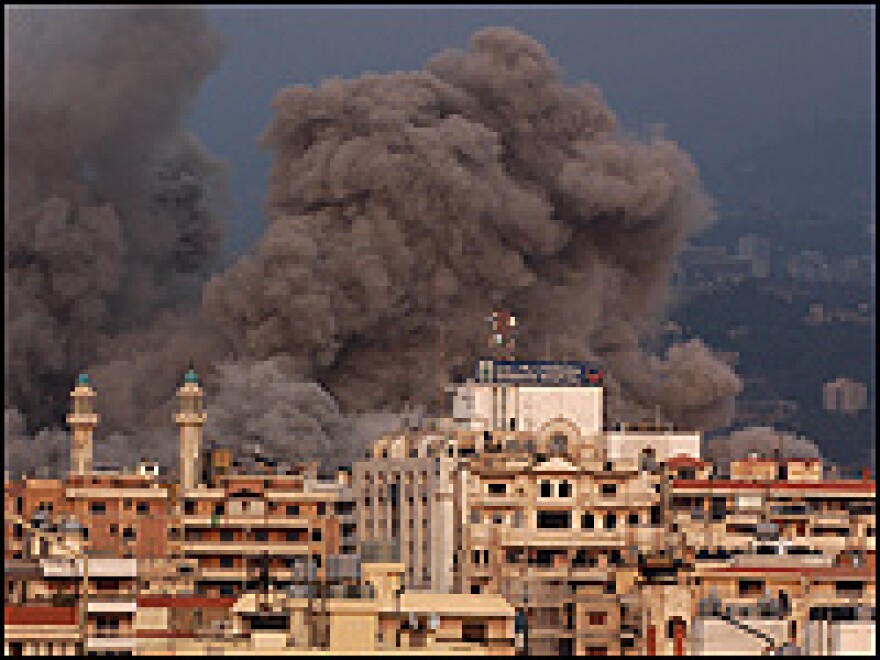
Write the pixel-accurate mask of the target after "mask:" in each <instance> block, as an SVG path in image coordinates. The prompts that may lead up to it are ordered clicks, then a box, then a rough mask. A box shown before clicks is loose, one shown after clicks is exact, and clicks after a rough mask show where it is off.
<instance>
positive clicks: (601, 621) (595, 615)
mask: <svg viewBox="0 0 880 660" xmlns="http://www.w3.org/2000/svg"><path fill="white" fill-rule="evenodd" d="M607 619H608V615H607V614H606V613H605V612H590V625H591V626H604V625H605V621H606V620H607Z"/></svg>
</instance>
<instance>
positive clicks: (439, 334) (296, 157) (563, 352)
mask: <svg viewBox="0 0 880 660" xmlns="http://www.w3.org/2000/svg"><path fill="white" fill-rule="evenodd" d="M275 111H276V117H275V120H274V122H273V123H272V125H271V126H270V128H269V130H268V131H267V132H266V134H265V135H264V137H263V142H264V144H265V146H267V147H268V148H270V149H271V150H272V151H273V152H274V154H275V163H274V169H273V172H272V177H271V184H270V190H269V196H268V203H267V207H266V208H267V212H268V215H269V219H270V224H269V227H268V229H267V231H266V234H265V236H264V237H263V239H262V241H261V242H260V243H259V245H258V247H257V248H256V250H255V252H254V253H253V254H250V255H247V256H245V257H243V258H242V259H241V260H240V261H239V262H238V263H237V264H236V265H235V266H233V267H232V268H230V269H229V270H227V271H226V272H224V273H222V274H220V275H217V276H215V278H214V279H213V280H212V281H211V282H210V283H209V284H208V286H207V287H206V292H205V309H206V312H207V314H208V315H209V316H210V318H212V319H214V320H215V321H216V322H217V324H218V325H219V326H220V327H221V328H222V329H223V331H224V332H225V333H226V334H227V336H228V337H229V338H230V339H231V340H232V341H233V342H234V344H235V346H236V349H237V351H238V352H240V353H241V354H243V355H247V356H250V357H253V358H255V359H265V358H269V357H273V356H279V355H289V356H292V357H293V358H294V360H295V362H296V369H297V370H298V373H300V374H301V376H302V377H303V378H306V379H309V380H311V379H316V380H318V381H319V382H321V383H324V384H326V386H327V387H328V388H329V389H330V390H331V391H332V392H333V393H334V394H335V395H336V396H337V397H338V398H339V400H340V402H341V404H342V406H343V409H345V410H370V409H374V408H381V407H387V406H391V407H399V406H400V403H401V401H403V400H406V399H409V400H410V401H412V402H413V403H431V402H433V401H434V400H435V399H436V396H437V390H438V387H439V386H440V385H441V384H442V382H443V381H444V380H445V378H446V375H447V374H448V373H461V372H463V371H465V370H468V372H469V370H470V368H471V365H472V364H473V360H474V358H475V357H476V356H477V355H479V354H480V353H481V352H485V348H486V347H485V338H486V335H487V326H486V324H485V320H484V319H485V317H486V314H487V312H488V311H489V310H491V309H492V306H493V305H496V304H505V305H507V306H509V307H511V308H513V309H514V310H518V311H519V312H520V318H521V320H522V321H523V324H524V333H523V335H522V336H521V337H520V341H519V346H520V350H519V354H520V355H521V356H523V357H526V356H528V357H542V358H563V357H564V358H570V359H573V358H585V357H594V358H597V359H598V360H600V361H601V362H603V363H604V364H605V365H606V367H607V368H608V370H610V372H611V373H612V374H613V375H614V377H615V380H616V386H615V388H614V392H616V396H615V397H614V398H615V399H617V400H616V401H612V402H611V404H612V407H616V409H618V410H620V411H622V412H627V411H628V412H631V413H633V414H637V415H644V414H646V412H650V413H651V414H654V413H655V412H659V414H660V415H661V416H662V417H664V418H667V419H670V420H672V421H674V422H676V423H679V424H683V425H688V426H698V427H706V426H711V425H714V424H718V423H723V422H724V421H725V417H726V416H727V415H728V414H729V412H730V409H731V402H732V400H733V397H734V395H735V394H736V393H737V392H738V391H739V388H740V383H739V381H738V379H737V378H736V376H735V375H734V374H733V373H732V371H731V370H730V369H729V368H728V367H727V366H725V365H724V364H723V363H721V362H720V361H718V360H717V359H715V358H714V357H713V356H712V354H711V353H710V352H709V351H708V349H707V348H706V347H705V346H703V345H702V344H700V343H693V344H687V345H683V346H676V347H673V348H672V349H670V351H669V353H668V356H667V358H666V359H661V358H659V357H655V356H648V355H645V354H644V353H643V352H642V350H641V349H640V348H639V340H640V337H642V336H643V335H644V333H645V332H646V331H647V330H649V329H650V328H651V327H653V326H654V325H655V323H656V320H657V319H658V318H659V316H660V314H661V313H662V312H663V309H664V304H665V302H666V298H667V293H668V280H669V276H670V273H671V270H672V267H673V264H674V261H675V258H676V255H677V253H678V251H679V250H680V249H681V248H682V246H683V245H684V244H685V242H686V240H687V238H688V236H690V235H691V234H693V233H694V232H696V231H698V230H699V229H700V228H701V227H703V226H704V225H705V223H706V222H707V221H708V220H710V218H711V215H712V210H711V204H710V200H709V199H708V198H707V196H706V195H705V193H704V192H703V190H702V187H701V184H700V180H699V177H698V174H697V171H696V168H695V167H694V165H693V163H692V162H691V160H690V159H689V158H688V157H687V155H685V154H684V153H683V152H682V151H681V150H680V149H678V147H677V146H676V145H675V144H674V143H672V142H671V141H669V140H667V139H665V138H663V137H662V136H661V135H654V136H652V137H650V138H649V139H647V140H645V141H641V140H638V139H636V138H635V137H633V136H630V135H628V134H626V133H625V132H624V131H622V130H621V129H620V128H619V127H618V125H617V121H616V119H615V117H614V115H613V113H612V112H611V110H609V108H608V107H607V106H606V105H605V103H604V101H603V100H602V97H601V95H600V93H599V91H598V90H597V89H596V88H594V87H592V86H590V85H580V86H577V87H567V86H566V85H564V84H563V81H562V76H561V73H560V71H559V69H558V67H557V65H556V63H555V62H554V61H553V60H552V59H550V57H548V55H547V53H546V52H545V50H544V49H543V48H542V47H541V46H540V45H539V44H538V43H536V42H535V41H533V40H532V39H530V38H528V37H526V36H524V35H522V34H520V33H518V32H516V31H513V30H509V29H488V30H484V31H481V32H479V33H477V34H476V35H475V36H474V38H473V39H472V42H471V47H470V49H469V51H467V52H460V51H456V50H453V51H447V52H444V53H441V54H439V55H438V56H436V57H434V58H433V59H432V60H431V61H430V62H429V63H428V64H427V66H426V67H425V69H424V70H423V71H418V72H415V73H395V74H391V75H384V76H380V75H365V76H363V77H361V78H359V79H356V80H351V81H342V80H338V79H333V80H329V81H326V82H324V83H323V84H321V85H320V86H319V87H318V88H316V89H312V88H309V87H305V86H296V87H291V88H289V89H286V90H284V91H282V92H281V93H280V94H279V95H278V96H277V98H276V100H275ZM441 346H442V353H441V350H440V347H441Z"/></svg>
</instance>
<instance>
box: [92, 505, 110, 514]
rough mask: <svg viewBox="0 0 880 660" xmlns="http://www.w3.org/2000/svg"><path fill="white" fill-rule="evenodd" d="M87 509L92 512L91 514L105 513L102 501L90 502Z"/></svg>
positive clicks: (105, 506) (105, 509)
mask: <svg viewBox="0 0 880 660" xmlns="http://www.w3.org/2000/svg"><path fill="white" fill-rule="evenodd" d="M89 511H91V512H92V515H99V514H104V513H107V505H106V504H105V503H104V502H92V503H91V504H90V505H89Z"/></svg>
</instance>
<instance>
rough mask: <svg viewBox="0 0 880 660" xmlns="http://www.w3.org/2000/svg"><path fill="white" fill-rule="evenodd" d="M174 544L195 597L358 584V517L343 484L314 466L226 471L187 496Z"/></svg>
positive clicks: (184, 500) (194, 489)
mask: <svg viewBox="0 0 880 660" xmlns="http://www.w3.org/2000/svg"><path fill="white" fill-rule="evenodd" d="M176 532H177V533H178V534H179V541H178V542H177V543H176V544H175V545H176V548H177V552H178V554H179V558H180V560H181V565H182V567H183V568H184V570H185V571H186V572H187V573H190V574H191V575H192V579H193V583H194V590H195V593H197V594H200V595H205V596H215V597H223V596H237V595H240V594H241V593H244V592H246V591H248V590H250V589H254V588H256V587H257V585H258V584H261V583H262V582H265V581H269V582H271V583H272V584H274V585H276V586H278V587H283V586H286V585H293V584H301V583H309V584H315V583H321V584H337V583H338V584H345V583H346V582H347V581H352V580H356V579H357V571H358V563H357V557H356V542H355V533H356V520H355V510H354V501H353V499H352V493H351V488H350V486H349V485H348V483H347V480H346V481H340V480H338V479H337V480H322V479H319V478H318V476H317V473H316V467H315V466H314V465H313V466H300V467H298V468H295V469H291V470H289V471H288V472H287V473H286V474H279V473H277V472H276V473H272V472H266V473H265V474H253V473H250V474H234V473H231V474H226V475H224V476H222V477H219V478H218V479H217V480H216V482H215V483H214V485H213V486H208V485H203V486H201V487H198V488H193V489H190V490H187V491H186V492H185V496H184V499H183V502H182V513H181V514H180V515H179V518H178V528H177V530H176Z"/></svg>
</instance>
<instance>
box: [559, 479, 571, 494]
mask: <svg viewBox="0 0 880 660" xmlns="http://www.w3.org/2000/svg"><path fill="white" fill-rule="evenodd" d="M559 497H571V484H570V483H568V482H567V481H563V482H561V483H560V484H559Z"/></svg>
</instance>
